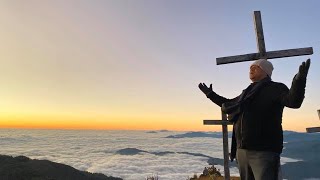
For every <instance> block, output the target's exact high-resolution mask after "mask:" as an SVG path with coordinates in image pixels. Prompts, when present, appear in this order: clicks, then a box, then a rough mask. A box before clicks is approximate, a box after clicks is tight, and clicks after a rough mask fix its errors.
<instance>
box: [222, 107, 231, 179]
mask: <svg viewBox="0 0 320 180" xmlns="http://www.w3.org/2000/svg"><path fill="white" fill-rule="evenodd" d="M221 116H222V121H227V115H226V114H225V113H223V112H222V111H221ZM222 136H223V138H222V140H223V161H224V163H223V164H224V177H225V179H230V169H229V151H228V149H229V145H228V125H227V124H222Z"/></svg>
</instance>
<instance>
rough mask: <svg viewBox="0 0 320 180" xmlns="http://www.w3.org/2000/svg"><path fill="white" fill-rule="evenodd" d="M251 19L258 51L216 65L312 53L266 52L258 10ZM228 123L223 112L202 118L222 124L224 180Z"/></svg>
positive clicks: (301, 50) (222, 59) (227, 174)
mask: <svg viewBox="0 0 320 180" xmlns="http://www.w3.org/2000/svg"><path fill="white" fill-rule="evenodd" d="M253 19H254V25H255V33H256V40H257V47H258V53H251V54H244V55H237V56H228V57H220V58H217V59H216V61H217V65H220V64H228V63H236V62H243V61H253V60H257V59H275V58H284V57H292V56H301V55H311V54H313V49H312V47H307V48H298V49H286V50H279V51H268V52H267V51H266V46H265V42H264V36H263V29H262V20H261V13H260V11H254V16H253ZM230 124H231V123H229V122H228V121H227V118H226V115H225V114H222V120H204V125H222V133H223V156H224V174H225V179H226V180H229V179H230V171H229V163H228V160H229V151H228V127H227V125H230Z"/></svg>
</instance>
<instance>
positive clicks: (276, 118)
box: [208, 78, 306, 160]
mask: <svg viewBox="0 0 320 180" xmlns="http://www.w3.org/2000/svg"><path fill="white" fill-rule="evenodd" d="M254 85H255V84H251V85H250V86H249V87H248V88H246V89H245V90H243V92H242V94H241V95H239V96H238V97H236V98H233V99H226V98H224V97H222V96H219V95H218V94H216V93H214V92H213V93H210V94H208V98H209V99H210V100H211V101H213V102H214V103H215V104H217V105H218V106H220V107H221V106H222V104H224V103H232V102H237V101H239V98H241V97H243V96H245V94H244V93H248V91H249V89H250V88H252V86H254ZM305 85H306V80H305V79H296V78H294V79H293V81H292V85H291V88H290V90H289V89H288V87H287V86H286V85H284V84H282V83H277V82H273V81H268V82H267V83H266V84H265V85H264V86H262V87H261V88H260V89H259V90H257V91H256V92H255V93H254V94H253V95H252V97H250V98H249V100H247V101H245V102H244V103H243V104H242V105H241V112H240V113H239V115H238V116H237V118H236V120H235V121H234V129H233V130H234V134H233V137H235V139H233V148H235V147H236V148H241V149H248V150H257V151H272V152H277V153H281V152H282V148H283V131H282V125H281V124H282V113H283V108H284V107H285V106H286V107H289V108H299V107H300V106H301V104H302V102H303V99H304V93H305ZM234 143H236V146H235V144H234ZM234 157H235V151H234V149H233V150H231V160H233V158H234Z"/></svg>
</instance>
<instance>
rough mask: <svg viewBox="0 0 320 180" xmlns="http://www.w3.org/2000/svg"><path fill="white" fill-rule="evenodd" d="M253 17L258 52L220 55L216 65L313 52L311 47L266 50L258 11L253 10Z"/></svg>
mask: <svg viewBox="0 0 320 180" xmlns="http://www.w3.org/2000/svg"><path fill="white" fill-rule="evenodd" d="M253 19H254V25H255V32H256V38H257V47H258V53H251V54H244V55H237V56H227V57H220V58H217V59H216V60H217V65H220V64H228V63H236V62H243V61H253V60H257V59H275V58H284V57H292V56H302V55H311V54H313V49H312V47H307V48H297V49H286V50H279V51H268V52H267V51H266V46H265V43H264V36H263V29H262V21H261V14H260V11H254V16H253Z"/></svg>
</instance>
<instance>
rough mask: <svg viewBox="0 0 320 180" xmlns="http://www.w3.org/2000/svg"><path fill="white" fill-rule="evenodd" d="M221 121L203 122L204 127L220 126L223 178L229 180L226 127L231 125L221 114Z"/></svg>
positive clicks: (224, 115) (225, 116)
mask: <svg viewBox="0 0 320 180" xmlns="http://www.w3.org/2000/svg"><path fill="white" fill-rule="evenodd" d="M221 115H222V120H203V124H204V125H222V139H223V160H224V163H223V164H224V178H225V179H226V180H229V179H230V170H229V150H228V148H229V145H228V125H232V123H231V122H229V121H228V120H227V115H226V114H224V113H223V112H221Z"/></svg>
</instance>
